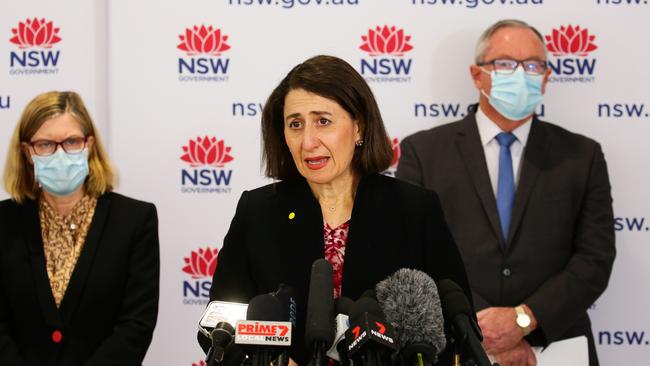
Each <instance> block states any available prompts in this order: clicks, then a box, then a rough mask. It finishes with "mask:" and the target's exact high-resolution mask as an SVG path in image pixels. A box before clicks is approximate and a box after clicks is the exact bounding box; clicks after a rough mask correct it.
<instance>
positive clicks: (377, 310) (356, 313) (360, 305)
mask: <svg viewBox="0 0 650 366" xmlns="http://www.w3.org/2000/svg"><path fill="white" fill-rule="evenodd" d="M365 313H369V314H372V315H374V316H375V317H377V318H380V319H384V318H385V317H386V315H384V311H383V310H382V309H381V305H379V303H378V302H377V300H375V299H372V298H370V297H362V298H359V300H357V301H355V302H354V306H352V308H351V309H350V323H354V322H356V321H357V319H359V318H360V317H362V316H363V314H365Z"/></svg>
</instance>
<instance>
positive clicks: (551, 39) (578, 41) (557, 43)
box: [546, 25, 598, 56]
mask: <svg viewBox="0 0 650 366" xmlns="http://www.w3.org/2000/svg"><path fill="white" fill-rule="evenodd" d="M594 39H596V36H594V35H590V34H589V31H588V30H587V28H584V29H580V26H579V25H576V26H575V27H574V26H572V25H568V26H566V27H565V26H561V27H560V29H557V28H556V29H553V33H552V34H551V35H550V36H546V48H547V49H548V50H549V52H551V53H553V56H562V55H572V54H573V55H577V56H587V54H588V53H589V52H591V51H593V50H595V49H597V48H598V46H596V45H595V44H594Z"/></svg>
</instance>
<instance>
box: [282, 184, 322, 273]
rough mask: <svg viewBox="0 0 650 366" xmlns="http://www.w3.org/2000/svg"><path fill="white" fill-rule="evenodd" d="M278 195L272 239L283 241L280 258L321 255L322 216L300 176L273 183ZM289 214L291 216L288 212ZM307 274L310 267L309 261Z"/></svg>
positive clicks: (302, 258) (303, 257)
mask: <svg viewBox="0 0 650 366" xmlns="http://www.w3.org/2000/svg"><path fill="white" fill-rule="evenodd" d="M276 188H277V197H278V201H277V203H278V211H277V212H276V216H277V218H278V220H277V221H276V222H277V225H278V227H279V228H280V230H277V233H278V234H279V235H282V237H279V238H277V239H276V241H275V242H278V243H285V244H284V245H282V246H281V247H282V248H286V253H284V255H283V257H284V258H287V259H289V258H294V259H295V261H289V263H299V262H300V263H303V262H304V261H305V258H310V259H311V260H312V261H313V260H315V259H317V258H323V257H324V256H325V244H324V239H323V215H322V213H321V210H320V205H319V204H318V201H317V200H316V199H315V198H314V195H313V194H312V192H311V190H310V189H309V185H308V184H307V183H306V182H305V181H304V179H298V180H296V181H290V182H289V181H285V182H282V183H278V184H276ZM292 213H293V215H292V217H290V215H291V214H292ZM309 263H310V265H309V269H308V270H307V271H308V273H309V271H310V270H311V263H312V262H311V261H310V262H309Z"/></svg>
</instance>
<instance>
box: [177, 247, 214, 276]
mask: <svg viewBox="0 0 650 366" xmlns="http://www.w3.org/2000/svg"><path fill="white" fill-rule="evenodd" d="M218 252H219V251H218V250H217V249H216V248H215V249H210V248H207V247H206V248H205V249H199V250H198V251H192V254H191V255H190V256H189V257H185V258H184V259H185V264H186V265H185V267H183V272H185V273H187V274H189V275H191V276H192V278H194V279H197V278H203V277H210V278H212V275H214V271H215V270H216V269H217V253H218Z"/></svg>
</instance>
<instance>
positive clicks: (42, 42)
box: [9, 18, 61, 48]
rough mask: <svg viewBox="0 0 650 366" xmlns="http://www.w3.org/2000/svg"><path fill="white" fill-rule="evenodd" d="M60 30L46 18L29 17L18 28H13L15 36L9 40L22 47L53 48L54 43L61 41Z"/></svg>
mask: <svg viewBox="0 0 650 366" xmlns="http://www.w3.org/2000/svg"><path fill="white" fill-rule="evenodd" d="M59 30H60V28H54V25H53V24H52V22H51V21H49V22H48V21H46V20H45V19H44V18H41V19H38V18H34V19H27V20H25V21H24V22H19V23H18V27H17V28H11V33H13V34H14V36H13V37H12V38H11V39H10V40H9V41H10V42H11V43H13V44H17V45H18V46H20V48H30V47H43V48H51V47H52V45H53V44H55V43H58V42H60V41H61V37H59V36H58V33H59Z"/></svg>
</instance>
